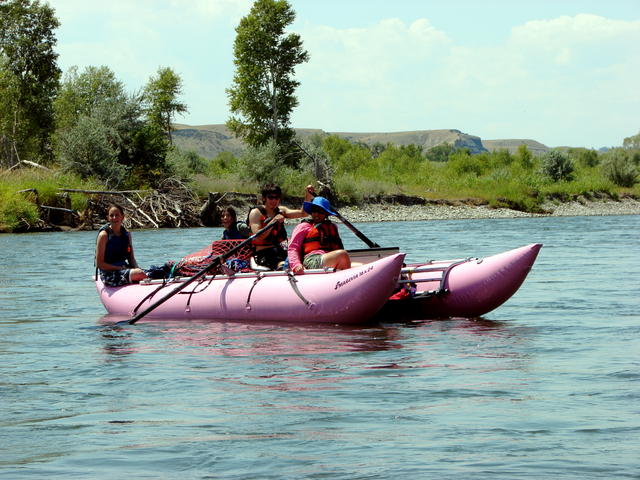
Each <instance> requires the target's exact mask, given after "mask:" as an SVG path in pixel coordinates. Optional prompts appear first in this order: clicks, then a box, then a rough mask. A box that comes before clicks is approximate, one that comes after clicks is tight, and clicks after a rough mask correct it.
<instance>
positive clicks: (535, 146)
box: [173, 124, 550, 158]
mask: <svg viewBox="0 0 640 480" xmlns="http://www.w3.org/2000/svg"><path fill="white" fill-rule="evenodd" d="M174 127H175V128H176V130H175V132H174V133H173V140H174V143H175V144H176V145H177V146H178V147H180V148H182V149H185V150H192V151H194V152H196V153H198V154H199V155H201V156H203V157H205V158H213V157H215V156H216V155H218V154H219V153H221V152H231V153H233V154H234V155H239V154H241V153H242V152H243V150H244V149H245V146H244V144H243V143H242V142H241V141H240V140H238V139H237V138H235V137H234V136H233V135H232V134H231V132H229V130H228V129H227V127H226V126H225V125H224V124H217V125H200V126H190V125H180V124H177V125H174ZM295 131H296V133H297V134H298V136H299V137H301V138H303V139H304V138H307V137H310V136H312V135H317V134H320V135H337V136H339V137H342V138H345V139H347V140H349V141H351V142H360V143H364V144H366V145H375V144H377V143H380V144H382V145H386V144H388V143H391V144H393V145H398V146H400V145H412V144H413V145H420V146H422V147H423V149H424V150H428V149H430V148H432V147H435V146H437V145H442V144H445V143H448V144H450V145H453V146H454V147H456V148H468V149H469V151H470V152H471V153H481V152H486V151H491V150H500V149H506V150H509V151H510V152H511V153H515V152H516V151H517V149H518V146H520V145H523V144H524V145H527V147H528V148H529V150H530V151H531V152H533V153H534V154H536V155H539V154H542V153H545V152H547V151H549V150H550V149H549V147H547V146H545V145H543V144H541V143H539V142H536V141H535V140H527V139H522V140H517V139H505V140H481V139H480V137H477V136H475V135H469V134H467V133H463V132H461V131H460V130H455V129H449V130H416V131H412V132H390V133H356V132H325V131H324V130H320V129H311V128H296V129H295Z"/></svg>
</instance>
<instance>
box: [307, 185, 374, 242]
mask: <svg viewBox="0 0 640 480" xmlns="http://www.w3.org/2000/svg"><path fill="white" fill-rule="evenodd" d="M317 182H318V185H320V186H322V187H325V188H326V187H327V185H325V184H324V183H322V182H321V181H320V180H317ZM313 196H314V197H316V196H317V194H315V193H314V194H313ZM333 211H334V212H335V214H336V217H338V219H339V220H340V221H341V222H342V223H343V224H344V225H345V227H347V228H348V229H349V230H351V231H352V232H353V233H354V234H355V235H356V237H358V238H359V239H360V240H362V241H363V242H364V243H366V244H367V246H368V247H369V248H377V247H380V245H378V244H377V243H376V242H374V241H373V240H371V239H369V237H367V236H366V235H365V234H364V233H362V232H361V231H360V230H358V229H357V228H356V227H354V226H353V225H352V224H351V222H350V221H349V220H347V219H346V218H344V217H343V216H342V215H340V212H339V211H338V210H336V209H335V208H334V209H333Z"/></svg>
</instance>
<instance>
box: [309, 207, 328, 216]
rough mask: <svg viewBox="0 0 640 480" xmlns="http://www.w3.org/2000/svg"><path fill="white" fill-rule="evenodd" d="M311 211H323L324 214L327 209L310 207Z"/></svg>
mask: <svg viewBox="0 0 640 480" xmlns="http://www.w3.org/2000/svg"><path fill="white" fill-rule="evenodd" d="M311 213H324V214H325V215H326V214H327V211H326V210H325V209H324V208H320V207H311Z"/></svg>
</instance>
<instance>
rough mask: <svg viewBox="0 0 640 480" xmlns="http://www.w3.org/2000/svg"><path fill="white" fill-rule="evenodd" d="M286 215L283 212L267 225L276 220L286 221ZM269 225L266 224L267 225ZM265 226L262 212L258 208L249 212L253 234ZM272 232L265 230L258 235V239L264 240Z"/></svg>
mask: <svg viewBox="0 0 640 480" xmlns="http://www.w3.org/2000/svg"><path fill="white" fill-rule="evenodd" d="M284 218H285V217H284V216H283V215H281V214H278V215H276V216H275V217H273V218H272V219H271V221H270V222H269V223H268V224H267V225H271V224H272V223H275V222H281V223H282V222H284ZM267 225H264V227H266V226H267ZM262 227H263V225H262V213H261V212H260V210H258V209H257V208H254V209H253V210H251V211H250V212H249V228H250V229H251V234H253V235H255V234H256V233H258V231H259V230H260V229H261V228H262ZM269 234H270V232H269V231H267V232H264V233H263V234H262V235H259V236H257V237H256V239H257V240H264V239H265V238H266V237H267V235H269Z"/></svg>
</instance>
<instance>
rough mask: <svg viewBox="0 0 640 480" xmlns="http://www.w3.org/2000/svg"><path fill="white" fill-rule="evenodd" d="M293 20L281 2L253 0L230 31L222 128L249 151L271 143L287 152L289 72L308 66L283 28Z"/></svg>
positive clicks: (291, 100)
mask: <svg viewBox="0 0 640 480" xmlns="http://www.w3.org/2000/svg"><path fill="white" fill-rule="evenodd" d="M294 19H295V13H294V11H293V10H292V8H291V6H290V5H289V3H288V2H287V1H286V0H256V1H255V3H254V4H253V7H252V8H251V12H250V13H249V15H247V16H246V17H244V18H243V19H242V20H241V21H240V24H239V25H238V27H237V28H236V33H237V35H236V39H235V43H234V55H235V60H234V63H235V66H236V70H235V75H234V77H233V85H232V86H231V88H229V89H227V95H228V97H229V106H230V108H231V112H232V117H231V118H230V119H229V120H228V121H227V126H228V128H229V129H230V130H231V131H232V132H233V133H234V134H235V135H236V136H238V137H240V138H242V139H244V141H245V142H246V143H247V144H249V145H250V146H252V147H259V146H261V145H265V144H266V143H267V142H268V141H269V140H273V141H274V142H275V143H276V144H277V145H278V146H279V147H280V148H285V149H288V148H289V146H290V141H291V139H292V138H293V135H294V132H293V129H291V128H290V126H289V121H290V115H291V112H292V111H293V109H294V108H295V107H296V106H297V105H298V100H297V98H296V96H295V94H294V93H295V89H296V88H297V87H298V86H299V82H298V81H296V80H294V78H293V75H294V70H295V67H296V66H297V65H299V64H301V63H303V62H306V61H308V59H309V55H308V53H307V52H306V51H305V50H304V49H303V48H302V41H301V39H300V36H299V35H297V34H294V33H289V34H287V33H286V32H285V29H286V28H287V27H288V26H289V25H290V24H291V23H292V22H293V20H294Z"/></svg>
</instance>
